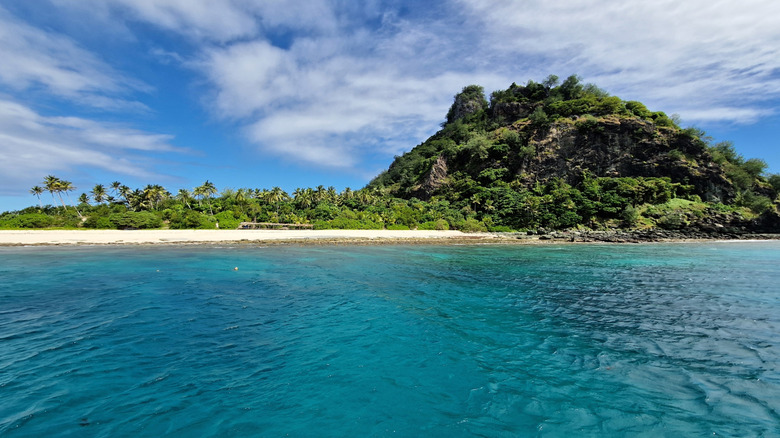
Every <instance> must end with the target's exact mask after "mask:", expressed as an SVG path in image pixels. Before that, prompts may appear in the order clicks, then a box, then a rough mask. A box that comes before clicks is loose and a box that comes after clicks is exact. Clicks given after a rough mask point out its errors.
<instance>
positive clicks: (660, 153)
mask: <svg viewBox="0 0 780 438" xmlns="http://www.w3.org/2000/svg"><path fill="white" fill-rule="evenodd" d="M765 169H766V163H765V162H763V161H762V160H758V159H750V160H745V159H744V158H743V157H741V156H740V155H739V154H737V153H736V152H735V150H734V148H733V145H731V144H730V143H720V144H715V145H713V144H710V142H708V140H707V138H706V137H705V136H704V133H703V132H701V131H699V130H697V129H695V128H688V129H682V128H680V127H679V126H678V122H677V121H676V120H675V118H674V117H671V118H670V117H669V116H667V115H666V114H664V113H663V112H659V111H656V112H653V111H650V110H648V109H647V107H646V106H645V105H643V104H642V103H640V102H636V101H623V100H621V99H620V98H618V97H615V96H610V95H609V94H608V93H606V92H605V91H603V90H601V89H599V88H598V87H596V86H593V85H590V84H582V83H581V82H580V81H579V79H578V78H577V77H576V76H571V77H569V78H567V79H566V80H565V81H563V83H560V84H559V83H558V78H557V77H555V76H550V77H548V78H547V79H546V80H545V81H543V82H541V83H537V82H534V81H529V82H528V83H527V84H526V85H524V86H519V85H516V84H512V85H511V86H510V87H509V88H508V89H506V90H503V91H496V92H493V93H492V94H491V96H490V101H488V100H487V99H486V98H485V95H484V91H483V89H482V87H479V86H476V85H470V86H468V87H465V88H464V89H463V91H462V92H461V93H459V94H457V95H456V96H455V100H454V102H453V104H452V106H451V108H450V110H449V112H448V113H447V116H446V121H445V122H444V123H443V125H442V129H441V130H440V131H439V132H437V133H436V134H435V135H433V136H432V137H431V138H429V139H428V140H426V141H425V142H423V143H422V144H420V145H418V146H417V147H415V148H413V149H412V150H411V151H409V152H407V153H405V154H403V155H402V156H399V157H396V159H395V161H394V162H393V163H392V164H391V166H390V168H389V169H388V170H387V171H386V172H383V173H382V174H381V175H379V176H378V177H376V178H375V179H374V180H373V181H372V182H371V183H370V184H369V186H368V187H369V188H372V189H377V190H381V191H382V192H383V193H385V194H387V195H390V196H394V197H400V198H404V199H412V198H417V199H420V200H423V201H428V202H431V203H441V202H447V203H449V204H450V205H451V206H453V207H456V208H458V209H459V210H460V211H462V213H463V214H464V216H467V217H469V216H470V217H474V218H475V219H477V220H479V221H482V222H483V223H485V224H486V226H488V227H501V226H504V227H508V228H511V229H525V228H538V227H546V228H555V229H558V228H571V227H577V226H583V225H584V226H588V227H592V228H599V227H629V228H633V227H663V228H683V227H690V226H696V227H700V228H708V227H709V228H718V227H723V228H727V227H731V228H734V227H737V228H741V229H746V230H747V229H749V230H762V231H768V230H769V231H771V230H777V224H778V223H780V222H779V221H777V206H776V204H775V203H774V202H773V201H775V200H776V198H777V195H778V189H780V184H778V182H779V181H778V179H779V178H778V177H777V176H776V175H775V176H771V177H769V176H767V175H764V174H763V172H764V170H765ZM772 183H774V185H773V184H772Z"/></svg>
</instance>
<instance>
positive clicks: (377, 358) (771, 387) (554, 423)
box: [0, 242, 780, 437]
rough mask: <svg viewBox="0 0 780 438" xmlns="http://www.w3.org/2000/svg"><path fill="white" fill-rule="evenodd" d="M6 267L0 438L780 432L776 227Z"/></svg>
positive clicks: (33, 261)
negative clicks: (537, 243) (712, 237)
mask: <svg viewBox="0 0 780 438" xmlns="http://www.w3.org/2000/svg"><path fill="white" fill-rule="evenodd" d="M0 262H2V263H0V265H2V266H3V268H2V271H0V282H2V284H4V288H3V290H1V291H0V303H2V306H0V346H1V347H2V348H1V349H0V399H2V400H3V403H2V404H0V435H3V436H12V437H26V436H31V437H32V436H47V435H59V436H100V437H103V436H106V437H108V436H111V437H114V436H137V435H144V436H157V435H166V436H193V435H196V436H220V437H223V436H280V435H292V436H312V435H316V436H326V437H327V436H334V437H335V436H356V435H360V436H363V435H366V436H386V435H400V436H447V437H457V436H489V437H497V436H563V435H575V436H625V435H632V436H633V435H641V436H702V435H713V434H715V435H721V436H772V434H777V433H778V431H780V415H779V414H778V412H780V369H779V368H778V367H780V365H778V364H780V345H778V342H777V339H780V294H778V289H777V284H780V273H779V272H778V271H777V269H776V267H777V266H780V246H779V245H778V244H776V243H760V242H754V243H750V244H733V243H724V244H712V243H707V244H697V245H636V246H608V245H588V246H586V245H583V246H560V247H557V246H544V247H484V246H457V247H436V246H432V247H396V246H387V247H385V246H380V247H324V248H322V247H305V248H296V247H281V248H280V247H274V248H249V247H236V248H213V247H211V248H210V247H203V248H199V247H186V248H176V247H167V248H67V249H63V248H14V249H8V248H2V249H0ZM29 266H41V268H40V269H39V270H38V271H36V274H37V275H36V276H35V277H32V276H29V275H28V274H29V273H28V270H29ZM234 266H240V270H239V271H233V269H232V268H233V267H234Z"/></svg>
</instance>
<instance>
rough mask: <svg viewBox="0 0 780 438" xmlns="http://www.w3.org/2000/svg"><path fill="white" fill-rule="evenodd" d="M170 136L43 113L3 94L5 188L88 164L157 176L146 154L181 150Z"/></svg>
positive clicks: (0, 142) (0, 131)
mask: <svg viewBox="0 0 780 438" xmlns="http://www.w3.org/2000/svg"><path fill="white" fill-rule="evenodd" d="M170 140H171V137H170V136H167V135H160V134H150V133H146V132H142V131H138V130H135V129H132V128H128V127H125V126H121V125H112V124H106V123H100V122H96V121H93V120H88V119H83V118H78V117H61V116H55V117H52V116H44V115H41V114H39V113H38V112H36V111H35V110H33V109H31V108H30V107H28V106H25V105H23V104H21V103H18V102H14V101H12V100H7V99H0V156H2V157H3V159H2V160H0V187H2V189H1V190H2V192H0V193H2V194H4V195H6V194H15V193H19V192H21V191H24V190H25V189H26V188H29V187H30V186H31V185H32V184H35V183H37V182H39V180H40V178H42V176H43V175H46V174H49V173H56V172H59V171H72V170H74V169H76V168H79V169H82V168H84V167H86V168H95V169H103V170H107V171H110V172H112V173H117V174H123V175H130V176H135V177H147V178H148V177H152V176H157V175H156V174H155V173H154V172H153V171H152V170H150V169H149V167H148V164H147V162H146V161H147V160H148V159H147V158H146V155H145V154H144V153H145V152H149V151H153V152H166V151H167V152H181V150H179V149H176V148H173V147H171V146H170V145H169V142H170ZM82 170H83V169H82Z"/></svg>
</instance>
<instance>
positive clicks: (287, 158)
mask: <svg viewBox="0 0 780 438" xmlns="http://www.w3.org/2000/svg"><path fill="white" fill-rule="evenodd" d="M777 17H780V2H773V1H769V0H766V1H757V0H743V1H741V2H712V1H710V0H707V1H700V0H688V1H685V2H680V1H678V0H675V1H666V0H658V1H654V2H641V3H640V2H625V1H607V0H601V1H598V0H579V1H574V0H568V1H560V0H558V1H555V0H553V1H550V0H547V1H516V2H507V1H502V0H495V1H489V0H451V1H427V2H414V1H401V0H398V1H381V0H375V1H364V2H350V1H344V0H333V1H330V0H306V1H295V0H286V1H282V0H264V1H259V0H258V1H252V0H79V1H72V0H30V1H24V2H20V1H13V0H0V59H1V60H2V61H1V62H2V67H0V211H5V210H12V209H18V208H22V207H25V206H29V205H34V204H35V203H36V200H35V198H34V197H33V196H32V195H30V194H29V192H28V191H29V189H30V188H31V187H32V186H33V185H36V184H39V183H40V182H41V181H42V179H43V177H44V176H46V175H48V174H53V175H56V176H58V177H60V178H63V179H66V180H69V181H72V182H73V183H74V185H75V186H76V187H77V188H78V190H77V191H76V194H77V195H78V194H79V193H81V192H88V191H89V190H90V189H91V188H92V187H93V186H94V185H95V184H97V183H102V184H106V185H107V184H110V183H111V182H112V181H120V182H122V183H124V184H126V185H128V186H130V187H133V188H136V187H142V186H144V185H146V184H150V183H151V184H161V185H163V186H165V187H166V188H168V189H169V190H170V191H172V192H175V191H176V190H178V189H179V188H188V189H191V188H193V187H195V186H197V185H200V184H202V183H203V181H205V180H206V179H208V180H210V181H212V182H214V183H215V184H216V185H217V187H218V188H219V189H223V188H226V187H231V188H240V187H251V188H270V187H272V186H277V185H278V186H280V187H282V188H283V189H285V190H287V191H292V190H293V189H294V188H295V187H309V186H312V187H313V186H317V185H320V184H322V185H324V186H331V185H332V186H335V187H336V188H337V189H339V190H341V189H343V188H344V187H351V188H353V189H358V188H360V187H362V186H364V185H365V184H366V183H367V182H368V181H369V180H370V179H371V178H372V177H374V176H375V175H377V174H378V173H379V172H380V171H382V170H383V169H385V168H387V166H388V165H389V164H390V162H391V161H392V159H393V156H394V155H398V154H401V153H403V152H404V151H407V150H409V149H411V148H412V147H414V146H415V145H417V144H419V143H420V142H422V141H423V140H425V139H426V138H427V137H428V136H430V135H431V134H433V133H434V132H435V131H436V130H437V129H438V127H439V124H440V123H441V122H442V121H443V119H444V116H445V114H446V112H447V109H448V108H449V105H450V104H451V102H452V97H453V95H454V94H455V93H457V92H459V91H460V90H461V89H462V88H463V87H464V86H466V85H469V84H478V85H482V86H484V87H485V89H486V91H487V92H488V93H489V92H491V91H493V90H498V89H505V88H507V87H508V86H509V84H511V83H512V82H517V83H525V82H526V81H528V80H529V79H533V80H537V81H539V80H542V79H544V78H545V77H546V76H547V75H549V74H556V75H558V76H560V77H561V78H564V77H566V76H569V75H571V74H577V75H579V76H580V77H581V78H582V79H583V80H584V81H585V82H591V83H595V84H596V85H598V86H600V87H601V88H604V89H606V90H607V91H608V92H610V93H611V94H613V95H616V96H619V97H621V98H623V99H626V100H639V101H642V102H644V103H645V104H646V105H647V106H648V107H649V108H650V109H651V110H660V111H665V112H666V113H668V114H679V116H680V117H681V119H682V121H683V125H685V126H689V125H693V126H697V127H699V128H702V129H704V130H705V131H706V132H707V133H708V134H709V135H710V136H712V137H713V138H714V139H715V140H716V141H720V140H733V141H734V143H735V145H736V148H737V150H738V151H739V152H740V153H742V154H743V155H744V156H745V157H747V158H751V157H757V158H763V159H765V160H766V161H767V163H768V164H769V171H770V172H773V173H779V172H780V140H778V139H779V138H780V26H778V20H777Z"/></svg>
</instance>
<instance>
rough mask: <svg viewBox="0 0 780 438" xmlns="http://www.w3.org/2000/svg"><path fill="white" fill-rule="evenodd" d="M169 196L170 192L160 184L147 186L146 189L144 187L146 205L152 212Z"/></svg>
mask: <svg viewBox="0 0 780 438" xmlns="http://www.w3.org/2000/svg"><path fill="white" fill-rule="evenodd" d="M169 196H170V193H168V191H167V190H165V187H163V186H161V185H159V184H147V185H146V187H144V191H143V199H144V204H145V205H146V206H147V207H148V208H149V209H150V210H156V209H157V207H159V205H160V202H162V201H164V200H165V199H167V198H168V197H169Z"/></svg>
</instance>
